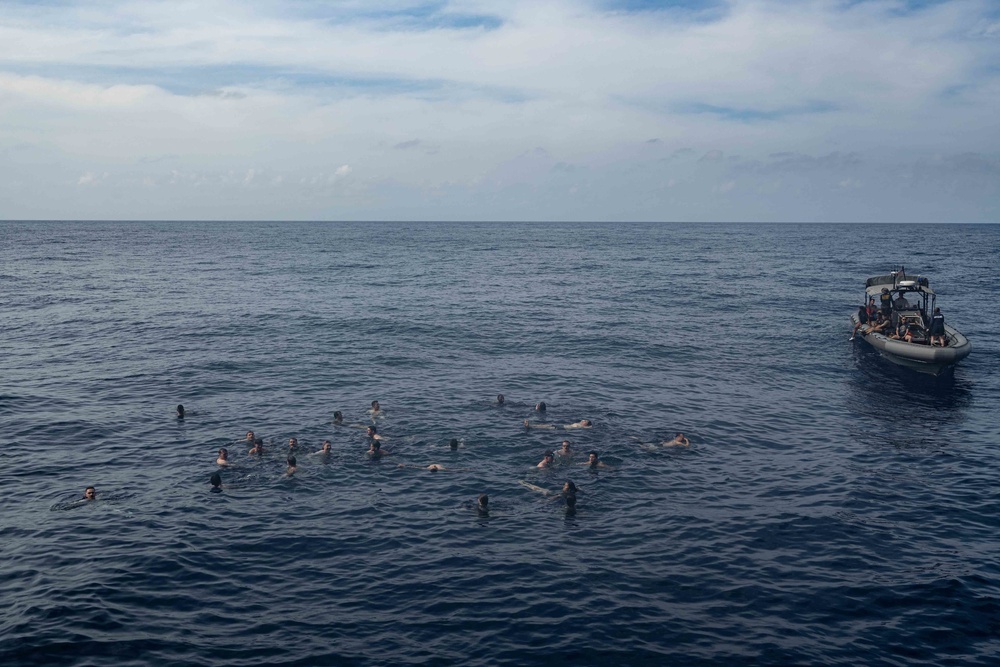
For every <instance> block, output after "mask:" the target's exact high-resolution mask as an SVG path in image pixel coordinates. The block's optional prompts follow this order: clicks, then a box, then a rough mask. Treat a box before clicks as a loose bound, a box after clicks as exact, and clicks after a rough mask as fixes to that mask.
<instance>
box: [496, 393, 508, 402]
mask: <svg viewBox="0 0 1000 667" xmlns="http://www.w3.org/2000/svg"><path fill="white" fill-rule="evenodd" d="M504 400H506V399H504V397H503V394H497V403H499V404H500V405H503V403H504Z"/></svg>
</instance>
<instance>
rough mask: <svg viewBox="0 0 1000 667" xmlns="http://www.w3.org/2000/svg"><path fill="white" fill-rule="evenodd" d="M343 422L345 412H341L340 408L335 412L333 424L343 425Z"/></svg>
mask: <svg viewBox="0 0 1000 667" xmlns="http://www.w3.org/2000/svg"><path fill="white" fill-rule="evenodd" d="M343 423H344V413H343V412H341V411H340V410H337V411H336V412H334V413H333V425H334V426H341V425H343Z"/></svg>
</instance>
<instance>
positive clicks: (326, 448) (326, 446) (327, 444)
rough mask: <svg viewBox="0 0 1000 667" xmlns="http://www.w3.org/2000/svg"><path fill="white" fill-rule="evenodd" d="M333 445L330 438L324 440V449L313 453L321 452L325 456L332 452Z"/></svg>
mask: <svg viewBox="0 0 1000 667" xmlns="http://www.w3.org/2000/svg"><path fill="white" fill-rule="evenodd" d="M331 447H332V445H330V441H329V440H324V441H323V449H321V450H319V451H318V452H313V453H314V454H321V455H323V456H327V455H328V454H329V453H330V448H331Z"/></svg>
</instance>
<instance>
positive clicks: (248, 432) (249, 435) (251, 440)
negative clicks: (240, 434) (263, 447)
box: [247, 431, 253, 442]
mask: <svg viewBox="0 0 1000 667" xmlns="http://www.w3.org/2000/svg"><path fill="white" fill-rule="evenodd" d="M247 440H248V441H250V442H253V431H247Z"/></svg>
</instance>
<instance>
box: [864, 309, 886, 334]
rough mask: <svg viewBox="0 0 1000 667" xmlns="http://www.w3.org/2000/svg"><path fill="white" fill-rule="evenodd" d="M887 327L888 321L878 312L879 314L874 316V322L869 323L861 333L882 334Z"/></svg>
mask: <svg viewBox="0 0 1000 667" xmlns="http://www.w3.org/2000/svg"><path fill="white" fill-rule="evenodd" d="M888 326H889V319H888V318H887V317H886V316H885V315H883V314H882V311H879V314H878V315H876V316H875V321H874V322H869V323H868V327H867V329H866V330H864V331H863V332H862V333H865V334H870V333H882V332H884V331H885V329H886V328H887V327H888Z"/></svg>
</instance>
